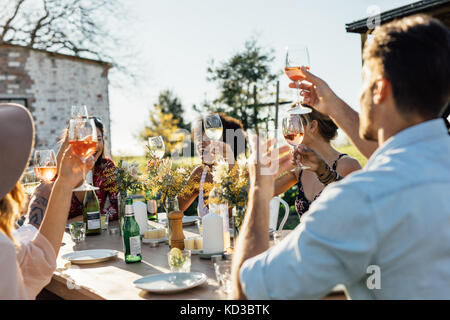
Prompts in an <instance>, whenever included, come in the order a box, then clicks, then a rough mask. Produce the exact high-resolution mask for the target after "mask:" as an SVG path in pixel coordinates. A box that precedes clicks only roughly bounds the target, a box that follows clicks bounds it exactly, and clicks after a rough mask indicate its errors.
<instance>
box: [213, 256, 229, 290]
mask: <svg viewBox="0 0 450 320" xmlns="http://www.w3.org/2000/svg"><path fill="white" fill-rule="evenodd" d="M214 270H215V271H216V278H217V282H219V285H220V288H221V289H222V290H223V292H225V293H226V294H230V293H231V291H232V289H233V287H232V279H231V261H230V260H222V261H217V262H215V263H214Z"/></svg>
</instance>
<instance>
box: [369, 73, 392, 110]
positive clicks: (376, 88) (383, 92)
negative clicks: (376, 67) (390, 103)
mask: <svg viewBox="0 0 450 320" xmlns="http://www.w3.org/2000/svg"><path fill="white" fill-rule="evenodd" d="M391 95H392V86H391V83H390V82H389V80H388V79H386V78H380V79H378V80H376V81H375V83H374V85H373V92H372V97H373V103H374V104H381V103H383V102H384V101H386V99H387V98H389V97H390V96H391Z"/></svg>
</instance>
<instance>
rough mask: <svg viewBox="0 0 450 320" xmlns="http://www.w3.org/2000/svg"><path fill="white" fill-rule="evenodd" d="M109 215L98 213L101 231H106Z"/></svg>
mask: <svg viewBox="0 0 450 320" xmlns="http://www.w3.org/2000/svg"><path fill="white" fill-rule="evenodd" d="M108 224H109V213H100V225H101V227H102V230H108Z"/></svg>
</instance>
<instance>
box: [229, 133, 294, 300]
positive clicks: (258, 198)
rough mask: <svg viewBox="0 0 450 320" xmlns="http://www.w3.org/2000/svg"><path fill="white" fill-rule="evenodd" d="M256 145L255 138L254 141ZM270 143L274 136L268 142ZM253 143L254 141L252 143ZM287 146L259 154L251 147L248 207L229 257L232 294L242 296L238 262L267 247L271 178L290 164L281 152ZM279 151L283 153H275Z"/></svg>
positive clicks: (274, 177) (271, 191)
mask: <svg viewBox="0 0 450 320" xmlns="http://www.w3.org/2000/svg"><path fill="white" fill-rule="evenodd" d="M256 143H257V144H258V145H259V142H256ZM270 143H274V140H273V141H271V142H269V144H270ZM253 145H254V144H253ZM261 149H262V150H267V149H268V148H267V145H263V146H261ZM288 150H289V147H288V146H286V145H285V146H283V147H280V148H279V149H278V150H274V151H272V152H268V153H265V152H263V153H261V154H260V156H256V154H258V153H257V152H255V150H252V151H253V152H252V156H251V158H250V159H251V160H250V165H249V171H250V193H249V201H248V209H247V212H246V214H245V218H244V222H243V224H242V228H241V231H240V232H239V238H238V242H237V245H236V250H235V253H234V257H233V267H232V277H233V298H234V299H245V298H246V296H245V294H244V291H243V289H242V286H241V283H240V278H239V270H240V268H241V266H242V264H243V263H244V262H245V261H246V260H247V259H249V258H252V257H254V256H256V255H258V254H260V253H262V252H264V251H266V250H267V249H268V248H269V232H268V231H267V230H269V201H270V199H272V197H273V193H274V191H275V190H274V182H275V179H276V177H277V176H278V175H279V173H280V172H284V171H285V170H286V169H287V168H288V167H289V166H290V165H291V163H290V162H291V157H290V154H285V153H286V151H288ZM280 154H285V155H284V156H282V157H280V158H279V157H278V155H280Z"/></svg>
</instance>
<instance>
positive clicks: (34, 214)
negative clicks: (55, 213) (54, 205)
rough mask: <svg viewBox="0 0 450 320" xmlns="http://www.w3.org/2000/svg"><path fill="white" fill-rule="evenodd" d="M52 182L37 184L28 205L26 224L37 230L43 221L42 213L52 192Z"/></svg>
mask: <svg viewBox="0 0 450 320" xmlns="http://www.w3.org/2000/svg"><path fill="white" fill-rule="evenodd" d="M52 188H53V182H51V183H46V182H42V183H41V184H39V185H38V186H37V187H36V189H35V191H34V192H33V195H32V196H31V200H30V203H29V204H28V213H27V223H28V224H31V225H32V226H34V227H35V228H36V229H39V227H40V226H41V223H42V220H43V219H44V213H45V210H46V209H47V204H48V199H49V198H50V193H51V192H52Z"/></svg>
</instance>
